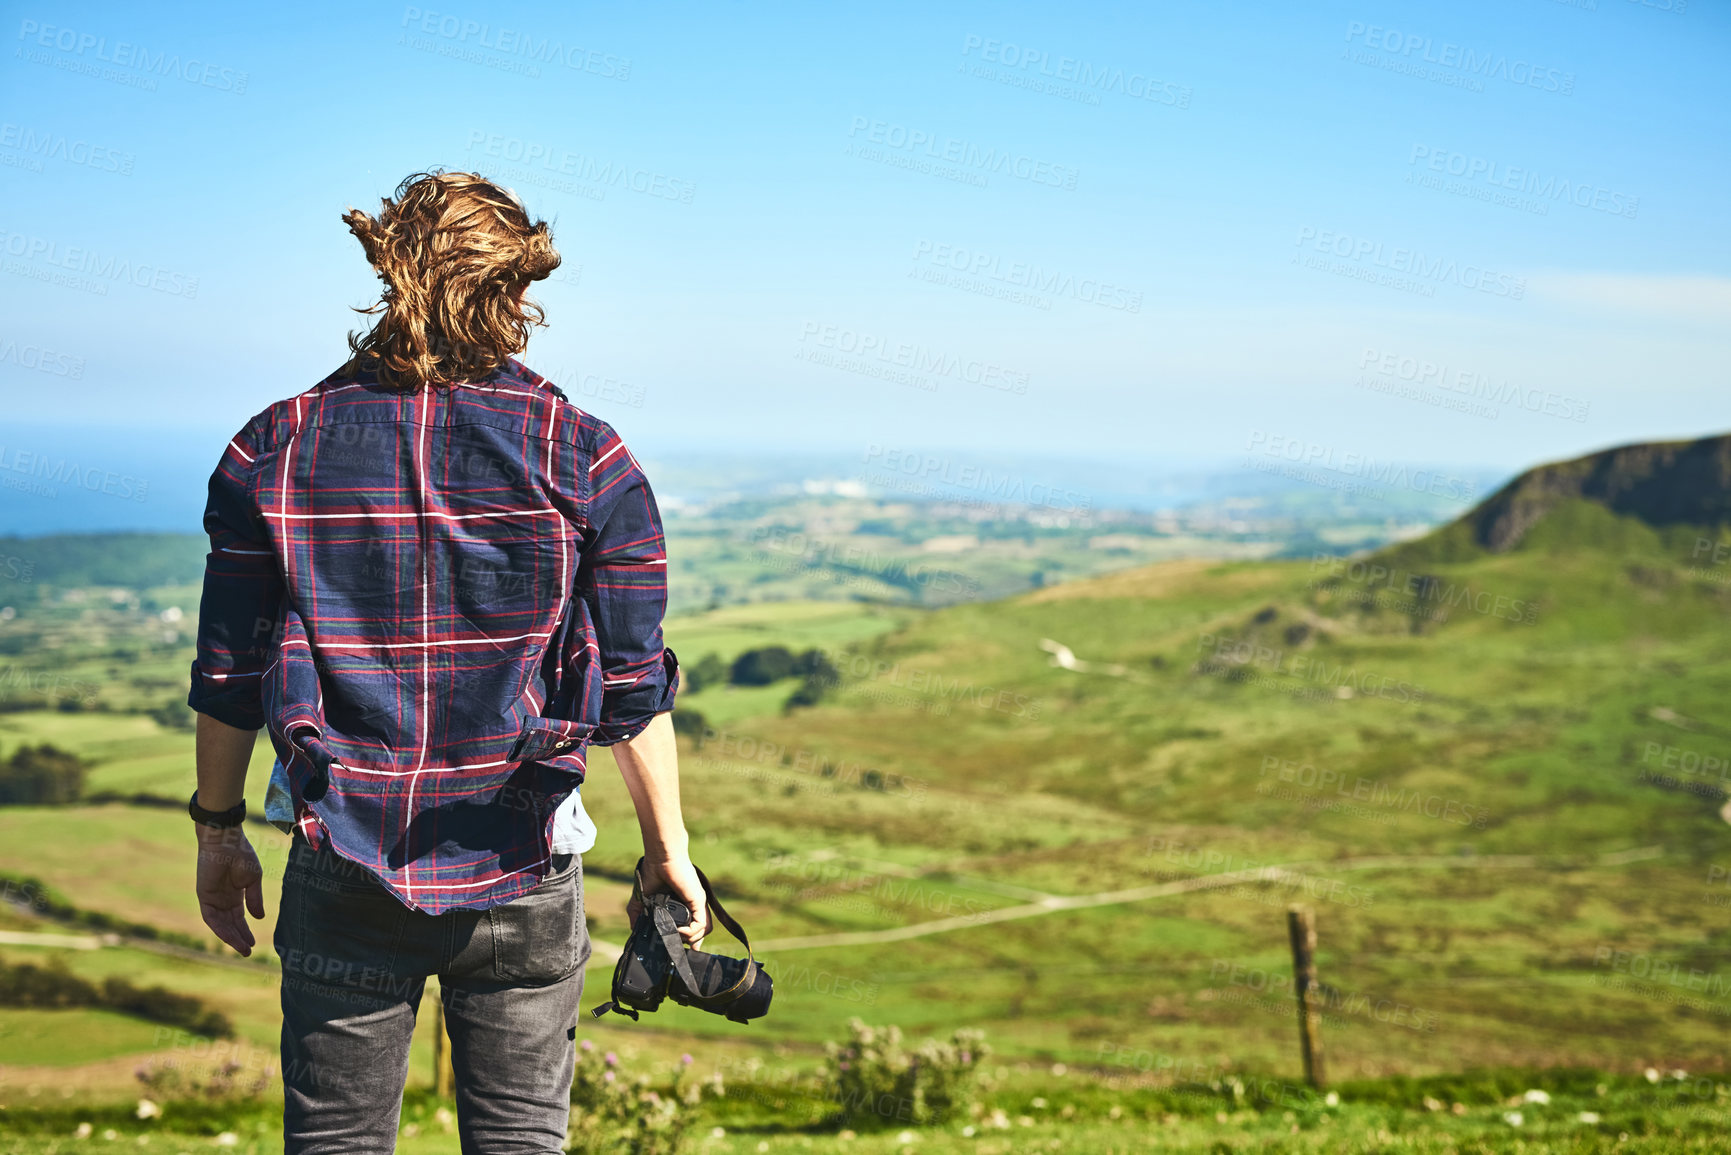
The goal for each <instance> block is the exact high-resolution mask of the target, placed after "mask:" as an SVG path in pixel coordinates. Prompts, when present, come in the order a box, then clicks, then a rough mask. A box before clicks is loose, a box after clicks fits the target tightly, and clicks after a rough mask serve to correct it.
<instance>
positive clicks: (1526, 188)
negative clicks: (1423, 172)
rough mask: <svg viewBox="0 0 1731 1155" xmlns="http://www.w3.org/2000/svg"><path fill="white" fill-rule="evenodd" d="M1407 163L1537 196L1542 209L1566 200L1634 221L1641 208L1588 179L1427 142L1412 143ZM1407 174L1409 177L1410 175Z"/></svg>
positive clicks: (1638, 200)
mask: <svg viewBox="0 0 1731 1155" xmlns="http://www.w3.org/2000/svg"><path fill="white" fill-rule="evenodd" d="M1406 162H1407V164H1408V165H1413V166H1418V165H1420V164H1421V162H1422V167H1424V168H1426V169H1429V170H1430V171H1431V172H1439V173H1446V174H1448V175H1449V176H1453V177H1459V178H1461V180H1463V181H1465V182H1469V183H1470V182H1475V181H1483V182H1484V183H1485V184H1487V185H1492V186H1494V187H1495V188H1498V189H1508V190H1510V191H1511V192H1517V193H1524V194H1526V195H1528V196H1531V197H1534V198H1536V199H1537V201H1538V204H1539V208H1540V209H1541V210H1544V209H1548V202H1556V201H1567V202H1568V203H1569V204H1572V205H1574V206H1576V207H1577V208H1583V209H1592V210H1594V211H1595V212H1601V213H1607V214H1609V215H1610V216H1614V217H1627V218H1628V219H1629V220H1634V219H1635V213H1636V211H1637V210H1638V209H1639V208H1640V207H1641V198H1640V197H1636V196H1630V195H1629V194H1628V193H1623V192H1617V191H1616V190H1614V189H1608V188H1604V187H1602V186H1600V185H1595V184H1592V183H1590V182H1588V181H1571V180H1570V179H1569V178H1568V177H1559V176H1556V175H1555V174H1552V175H1549V176H1545V175H1541V174H1540V173H1538V172H1537V171H1535V170H1533V169H1530V168H1523V167H1521V166H1519V165H1508V164H1499V163H1498V162H1496V161H1494V160H1488V159H1486V158H1485V157H1482V156H1468V155H1467V154H1466V153H1464V152H1455V151H1453V150H1452V149H1446V148H1437V147H1433V146H1431V145H1428V144H1415V145H1413V146H1412V155H1411V156H1409V157H1407V161H1406ZM1408 176H1409V179H1410V176H1411V174H1408Z"/></svg>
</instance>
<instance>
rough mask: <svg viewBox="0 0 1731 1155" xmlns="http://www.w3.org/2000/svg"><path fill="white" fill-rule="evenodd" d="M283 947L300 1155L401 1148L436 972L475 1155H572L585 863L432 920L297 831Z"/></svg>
mask: <svg viewBox="0 0 1731 1155" xmlns="http://www.w3.org/2000/svg"><path fill="white" fill-rule="evenodd" d="M274 942H275V945H276V951H277V956H278V957H279V958H280V959H281V960H282V971H283V978H282V1012H283V1025H282V1076H283V1096H284V1108H283V1131H284V1139H285V1142H284V1150H285V1151H286V1152H287V1153H288V1155H314V1153H321V1155H322V1153H324V1152H332V1153H341V1155H371V1153H373V1152H390V1151H394V1150H395V1149H396V1144H397V1125H398V1119H399V1116H400V1113H401V1110H402V1097H403V1083H404V1080H405V1079H406V1078H407V1077H408V1072H409V1040H410V1038H411V1036H413V1034H414V1030H415V1011H416V1009H417V1008H418V1007H419V1006H420V1002H421V995H422V992H423V990H424V989H425V987H426V980H427V976H428V975H438V976H439V988H440V992H441V998H442V1000H443V1002H444V1006H445V1023H446V1026H447V1029H448V1030H449V1033H450V1036H451V1060H452V1067H453V1069H454V1072H455V1074H456V1090H457V1129H458V1134H459V1136H460V1138H461V1140H462V1144H463V1151H464V1152H465V1153H470V1152H477V1153H485V1155H493V1153H495V1152H498V1153H504V1152H512V1153H516V1152H523V1153H530V1152H533V1153H534V1155H546V1153H556V1152H560V1151H562V1150H563V1149H564V1145H565V1133H566V1128H567V1126H568V1124H569V1122H570V1113H571V1073H572V1068H573V1064H574V1062H575V1050H574V1047H575V1044H574V1043H573V1039H574V1038H575V1035H576V1025H577V1017H578V1011H579V1007H578V1000H579V999H580V998H581V997H582V994H583V968H584V965H585V964H586V963H587V962H588V960H589V934H588V931H587V929H586V928H585V926H584V920H583V868H582V862H581V860H580V859H579V858H578V857H577V856H576V855H570V854H565V855H555V856H554V859H553V872H552V873H551V874H549V875H548V876H547V878H546V879H545V880H544V881H543V882H542V883H541V885H540V886H538V887H536V888H535V889H534V890H533V891H531V892H529V893H528V894H526V895H524V896H523V897H522V898H519V899H517V900H516V901H514V902H510V903H507V904H505V905H504V906H499V907H495V908H493V909H492V910H484V911H475V910H454V911H447V912H445V913H444V914H440V915H430V914H423V913H421V912H419V911H415V910H411V909H409V908H408V907H406V906H404V905H403V904H402V903H401V902H399V901H397V899H396V898H395V897H394V896H392V895H391V893H390V892H389V891H387V890H385V889H384V888H383V887H382V886H380V885H379V884H378V882H377V881H375V880H374V879H373V878H372V876H371V875H370V874H368V873H367V872H366V871H365V870H363V869H361V868H360V867H358V866H355V865H354V864H353V863H350V862H348V861H347V860H345V859H343V858H341V857H339V856H338V855H336V854H335V853H334V852H332V851H331V850H330V849H329V848H328V847H326V848H324V849H321V850H317V851H315V850H313V849H312V847H311V846H310V845H308V844H307V842H306V840H305V839H304V838H302V837H301V836H300V835H298V834H297V835H296V836H295V839H294V844H293V846H292V847H291V848H290V851H289V863H288V868H287V869H286V871H285V872H284V874H283V892H282V906H281V907H280V908H279V909H278V916H277V924H276V936H275V939H274Z"/></svg>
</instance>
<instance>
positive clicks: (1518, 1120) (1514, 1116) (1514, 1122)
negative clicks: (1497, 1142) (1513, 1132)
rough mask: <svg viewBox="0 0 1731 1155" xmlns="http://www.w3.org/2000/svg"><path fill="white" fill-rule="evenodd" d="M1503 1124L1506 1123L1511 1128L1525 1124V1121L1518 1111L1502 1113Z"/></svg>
mask: <svg viewBox="0 0 1731 1155" xmlns="http://www.w3.org/2000/svg"><path fill="white" fill-rule="evenodd" d="M1503 1122H1505V1123H1507V1124H1508V1125H1509V1126H1511V1127H1519V1126H1520V1125H1521V1124H1522V1123H1525V1122H1526V1119H1525V1118H1523V1117H1522V1115H1521V1113H1520V1112H1519V1111H1504V1112H1503Z"/></svg>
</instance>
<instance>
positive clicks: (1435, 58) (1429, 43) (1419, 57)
mask: <svg viewBox="0 0 1731 1155" xmlns="http://www.w3.org/2000/svg"><path fill="white" fill-rule="evenodd" d="M1346 42H1347V43H1348V44H1349V45H1352V44H1362V45H1363V46H1364V47H1365V48H1367V49H1371V50H1373V51H1378V52H1386V53H1388V54H1389V56H1390V57H1392V58H1394V59H1392V60H1390V61H1388V62H1387V63H1390V64H1397V63H1398V64H1400V65H1404V66H1407V67H1408V68H1416V67H1418V66H1422V65H1427V64H1428V65H1435V66H1436V67H1438V68H1446V69H1448V70H1449V71H1450V72H1453V73H1458V74H1460V75H1461V76H1463V77H1471V78H1472V79H1474V80H1479V81H1485V80H1502V81H1506V82H1508V83H1509V84H1515V85H1519V86H1521V87H1523V88H1536V89H1538V90H1539V91H1541V92H1554V93H1556V94H1557V95H1559V96H1569V95H1572V94H1573V93H1574V91H1575V74H1574V73H1573V72H1564V71H1562V70H1561V69H1558V68H1551V67H1548V66H1545V65H1539V64H1534V63H1533V62H1532V61H1530V60H1510V59H1509V58H1508V57H1507V56H1505V55H1502V54H1500V53H1496V52H1491V51H1480V50H1477V49H1473V48H1467V47H1464V46H1462V45H1459V44H1455V43H1453V42H1451V41H1447V40H1445V41H1443V42H1442V43H1440V44H1439V43H1437V42H1436V41H1435V40H1434V39H1433V38H1431V37H1429V36H1421V35H1419V34H1417V33H1410V34H1409V33H1404V32H1399V31H1396V30H1395V29H1393V28H1382V27H1379V26H1378V25H1375V24H1365V23H1363V22H1361V21H1358V20H1354V21H1351V22H1350V23H1348V24H1347V26H1346ZM1347 51H1348V52H1349V53H1350V52H1351V49H1350V48H1349V49H1348V50H1347ZM1358 63H1361V64H1377V63H1379V62H1378V61H1376V60H1375V59H1374V58H1373V59H1368V60H1360V61H1358ZM1395 70H1396V71H1400V70H1401V69H1395Z"/></svg>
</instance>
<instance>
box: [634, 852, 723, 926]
mask: <svg viewBox="0 0 1731 1155" xmlns="http://www.w3.org/2000/svg"><path fill="white" fill-rule="evenodd" d="M664 892H665V893H667V894H671V895H672V896H673V897H674V898H677V899H678V900H679V901H680V902H683V903H684V904H685V905H686V906H687V907H688V908H690V910H691V913H692V919H691V921H690V922H688V923H686V924H685V925H684V926H682V927H680V928H679V937H680V938H682V939H684V940H685V942H686V943H687V944H689V945H691V946H697V945H698V944H700V943H701V942H703V940H704V938H705V937H706V936H707V935H708V934H709V932H710V931H712V930H714V929H715V919H714V918H713V917H712V916H711V915H710V913H709V904H708V903H707V902H705V901H704V899H703V883H702V881H701V880H700V879H699V878H698V877H697V868H696V867H695V866H693V865H691V859H689V858H683V857H681V858H674V859H668V860H665V861H660V862H657V861H652V860H651V859H649V858H648V857H645V858H644V859H643V893H644V894H661V893H664ZM625 913H626V915H627V916H629V917H630V919H631V924H632V925H633V926H636V925H637V916H638V915H640V914H642V913H643V904H642V903H641V902H639V901H637V900H636V899H633V900H632V901H631V902H629V903H627V904H626V907H625Z"/></svg>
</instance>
